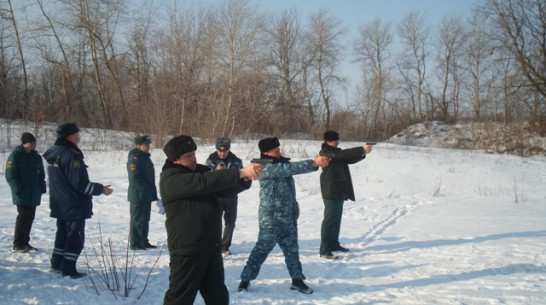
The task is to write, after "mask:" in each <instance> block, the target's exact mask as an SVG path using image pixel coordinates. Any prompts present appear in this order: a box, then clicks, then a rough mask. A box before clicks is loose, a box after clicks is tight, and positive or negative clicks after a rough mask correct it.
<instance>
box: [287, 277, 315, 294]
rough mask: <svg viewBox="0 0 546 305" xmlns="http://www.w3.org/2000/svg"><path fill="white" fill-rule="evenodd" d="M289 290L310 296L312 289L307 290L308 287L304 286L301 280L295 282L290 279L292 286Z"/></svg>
mask: <svg viewBox="0 0 546 305" xmlns="http://www.w3.org/2000/svg"><path fill="white" fill-rule="evenodd" d="M290 289H292V290H297V291H299V292H301V293H305V294H311V293H313V289H311V288H309V286H307V285H305V283H304V282H303V280H296V279H292V286H290Z"/></svg>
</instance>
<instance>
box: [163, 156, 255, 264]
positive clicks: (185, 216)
mask: <svg viewBox="0 0 546 305" xmlns="http://www.w3.org/2000/svg"><path fill="white" fill-rule="evenodd" d="M250 185H251V181H246V180H245V179H240V178H239V171H238V170H235V169H226V170H221V171H214V172H212V171H210V169H209V168H208V167H207V166H205V165H201V164H198V165H197V168H196V170H195V171H192V170H190V169H189V168H187V167H185V166H182V165H178V164H174V163H172V162H170V161H168V160H167V161H166V162H165V165H164V166H163V169H162V172H161V174H160V178H159V192H160V194H161V199H162V200H163V206H164V208H165V214H166V220H165V227H166V228H167V244H168V246H169V252H170V254H171V255H211V254H214V253H217V252H219V251H220V247H221V233H222V221H221V220H222V219H221V211H220V207H219V204H218V197H219V196H222V197H225V196H229V195H230V194H231V196H233V194H237V193H239V192H242V191H243V190H246V189H248V188H250Z"/></svg>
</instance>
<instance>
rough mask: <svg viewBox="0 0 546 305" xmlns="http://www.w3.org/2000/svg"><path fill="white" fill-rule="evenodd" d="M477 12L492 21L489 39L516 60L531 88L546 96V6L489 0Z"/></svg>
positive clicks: (536, 1) (537, 0) (535, 0)
mask: <svg viewBox="0 0 546 305" xmlns="http://www.w3.org/2000/svg"><path fill="white" fill-rule="evenodd" d="M478 11H479V12H480V13H481V14H482V15H481V16H484V17H485V18H487V19H488V20H489V21H490V22H491V25H492V27H491V29H490V31H489V32H488V33H489V36H490V37H491V38H492V39H493V40H494V41H495V42H496V43H497V45H498V47H501V48H504V49H505V50H506V51H508V52H509V54H511V56H512V57H513V58H514V59H515V60H516V61H517V63H518V64H519V66H520V68H521V73H522V75H523V76H525V78H526V79H527V81H528V82H529V85H530V86H532V87H533V88H534V89H535V90H536V91H537V92H539V93H540V94H541V95H542V96H543V97H546V55H545V54H546V34H545V32H546V31H545V28H546V3H544V1H542V0H488V1H487V2H485V3H484V4H483V5H482V6H480V7H479V8H478Z"/></svg>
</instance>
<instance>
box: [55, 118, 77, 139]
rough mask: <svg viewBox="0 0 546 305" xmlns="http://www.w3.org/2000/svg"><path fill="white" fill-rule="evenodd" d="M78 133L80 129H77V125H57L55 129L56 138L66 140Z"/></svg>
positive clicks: (69, 123)
mask: <svg viewBox="0 0 546 305" xmlns="http://www.w3.org/2000/svg"><path fill="white" fill-rule="evenodd" d="M79 131H80V129H79V128H78V125H76V123H71V122H68V123H63V124H61V125H59V127H58V128H57V137H59V138H61V137H64V138H66V137H69V136H71V135H73V134H75V133H78V132H79Z"/></svg>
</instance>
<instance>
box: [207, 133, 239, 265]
mask: <svg viewBox="0 0 546 305" xmlns="http://www.w3.org/2000/svg"><path fill="white" fill-rule="evenodd" d="M230 148H231V140H230V139H229V138H218V139H216V151H215V152H213V153H212V154H210V156H209V157H208V159H207V162H206V163H207V166H208V167H209V168H210V169H211V170H212V171H215V170H222V169H241V168H243V161H241V159H239V158H237V156H236V155H235V154H234V153H232V152H231V151H230ZM218 202H219V204H220V209H221V210H222V211H223V212H224V235H223V237H222V253H223V254H226V255H230V254H231V251H230V250H229V247H230V246H231V240H232V238H233V230H235V220H236V219H237V194H233V195H231V196H228V197H220V198H218Z"/></svg>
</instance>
